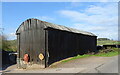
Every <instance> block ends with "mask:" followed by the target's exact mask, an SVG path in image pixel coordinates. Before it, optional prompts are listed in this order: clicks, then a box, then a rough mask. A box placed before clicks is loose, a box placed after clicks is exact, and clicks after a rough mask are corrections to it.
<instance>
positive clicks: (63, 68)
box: [4, 56, 118, 73]
mask: <svg viewBox="0 0 120 75" xmlns="http://www.w3.org/2000/svg"><path fill="white" fill-rule="evenodd" d="M4 72H6V73H118V56H113V57H97V56H90V57H86V58H80V59H75V60H71V61H68V62H60V63H59V62H57V63H54V64H52V65H51V66H50V67H48V68H45V69H39V68H37V69H24V70H23V69H17V68H16V65H12V66H10V67H8V68H7V69H6V70H4Z"/></svg>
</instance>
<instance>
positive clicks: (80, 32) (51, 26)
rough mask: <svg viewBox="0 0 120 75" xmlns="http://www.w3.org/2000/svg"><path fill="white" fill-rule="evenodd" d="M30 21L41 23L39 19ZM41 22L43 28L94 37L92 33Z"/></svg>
mask: <svg viewBox="0 0 120 75" xmlns="http://www.w3.org/2000/svg"><path fill="white" fill-rule="evenodd" d="M27 20H30V19H27ZM31 20H38V21H41V20H39V19H34V18H31ZM41 22H42V23H44V26H45V28H48V27H50V28H54V29H58V30H62V31H68V32H73V33H79V34H84V35H90V36H96V35H95V34H93V33H90V32H86V31H81V30H78V29H74V28H70V27H66V26H63V25H57V24H53V23H49V22H45V21H41ZM19 28H20V27H19ZM19 28H18V30H19ZM18 30H17V31H18Z"/></svg>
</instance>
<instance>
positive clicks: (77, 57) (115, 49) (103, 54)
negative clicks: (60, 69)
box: [61, 48, 120, 62]
mask: <svg viewBox="0 0 120 75" xmlns="http://www.w3.org/2000/svg"><path fill="white" fill-rule="evenodd" d="M112 49H113V51H112V52H108V53H102V50H101V51H100V52H99V53H98V54H95V55H92V54H84V55H77V56H75V57H71V58H69V59H65V60H62V61H61V62H68V61H71V60H75V59H79V58H86V57H90V56H100V57H112V56H116V55H118V54H120V52H118V48H112Z"/></svg>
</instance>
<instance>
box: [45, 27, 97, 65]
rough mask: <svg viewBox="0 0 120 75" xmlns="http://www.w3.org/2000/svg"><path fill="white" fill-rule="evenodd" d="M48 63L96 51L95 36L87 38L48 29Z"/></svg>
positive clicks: (86, 36) (81, 35)
mask: <svg viewBox="0 0 120 75" xmlns="http://www.w3.org/2000/svg"><path fill="white" fill-rule="evenodd" d="M47 30H48V51H49V62H48V64H51V63H53V62H56V61H59V60H61V59H64V58H67V57H72V56H76V55H78V54H80V55H82V54H85V53H88V52H95V50H96V40H97V39H96V36H88V35H83V34H77V33H72V32H67V31H60V30H57V29H53V28H48V29H47Z"/></svg>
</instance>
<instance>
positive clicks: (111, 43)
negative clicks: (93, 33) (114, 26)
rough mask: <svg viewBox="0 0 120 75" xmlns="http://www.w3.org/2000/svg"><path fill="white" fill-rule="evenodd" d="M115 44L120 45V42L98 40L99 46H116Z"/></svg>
mask: <svg viewBox="0 0 120 75" xmlns="http://www.w3.org/2000/svg"><path fill="white" fill-rule="evenodd" d="M114 44H120V41H113V40H104V41H98V40H97V45H114Z"/></svg>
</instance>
